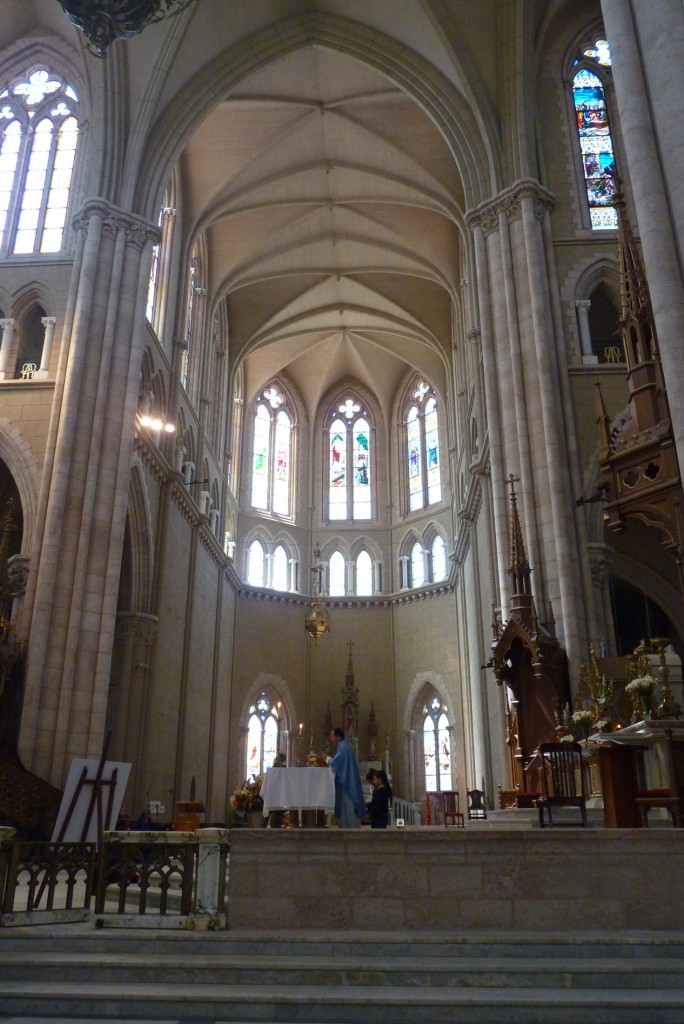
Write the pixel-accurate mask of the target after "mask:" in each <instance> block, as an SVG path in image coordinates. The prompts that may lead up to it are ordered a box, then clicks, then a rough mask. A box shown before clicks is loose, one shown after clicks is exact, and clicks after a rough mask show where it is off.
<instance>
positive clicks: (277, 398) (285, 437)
mask: <svg viewBox="0 0 684 1024" xmlns="http://www.w3.org/2000/svg"><path fill="white" fill-rule="evenodd" d="M291 456H292V420H291V418H290V415H289V413H288V411H287V402H286V400H285V396H284V395H283V394H282V392H281V391H280V390H279V389H278V388H277V387H275V386H274V385H271V387H268V388H266V389H265V390H264V391H263V392H262V393H261V394H260V395H259V397H258V398H257V403H256V409H255V412H254V445H253V459H252V505H253V507H254V508H259V509H262V510H263V511H264V512H271V513H272V514H273V515H282V516H288V515H290V506H291V472H290V461H291Z"/></svg>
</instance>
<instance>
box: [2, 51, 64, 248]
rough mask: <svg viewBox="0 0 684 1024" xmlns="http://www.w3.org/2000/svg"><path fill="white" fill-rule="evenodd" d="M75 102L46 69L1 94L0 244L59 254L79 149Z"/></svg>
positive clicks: (58, 80)
mask: <svg viewBox="0 0 684 1024" xmlns="http://www.w3.org/2000/svg"><path fill="white" fill-rule="evenodd" d="M79 116H80V105H79V100H78V96H77V95H76V93H75V91H74V89H73V88H72V86H70V85H69V84H68V83H67V82H66V81H64V79H62V78H61V77H60V76H59V75H56V74H53V73H51V72H48V71H47V69H46V68H38V69H35V70H33V71H31V72H30V73H29V74H28V75H27V77H26V78H25V79H22V80H21V81H18V82H14V83H13V84H12V85H10V86H8V87H7V88H4V89H0V242H3V244H4V246H5V247H6V248H7V249H9V250H10V251H11V252H13V253H16V254H27V253H34V252H41V253H50V252H59V251H60V250H61V249H62V242H63V238H64V226H65V224H66V217H67V209H68V206H69V196H70V192H71V182H72V177H73V172H74V165H75V161H76V149H77V145H78V133H79V128H78V122H79Z"/></svg>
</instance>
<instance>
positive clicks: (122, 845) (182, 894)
mask: <svg viewBox="0 0 684 1024" xmlns="http://www.w3.org/2000/svg"><path fill="white" fill-rule="evenodd" d="M197 849H198V846H197V841H196V840H195V841H189V840H186V841H184V840H183V838H182V836H181V835H180V834H179V836H178V841H175V837H174V838H172V837H170V836H169V835H168V833H157V834H155V833H154V832H150V833H148V832H145V833H141V834H140V837H139V838H138V837H137V836H136V834H135V833H128V834H125V839H123V840H122V839H121V838H119V837H117V836H114V837H112V838H111V839H109V840H107V841H105V842H104V843H103V846H102V854H101V861H102V869H101V871H100V872H99V878H98V885H97V895H96V898H95V913H96V914H102V913H104V912H105V910H109V911H110V912H112V910H111V908H112V904H114V905H115V907H116V909H115V910H114V911H113V912H114V913H118V914H125V913H129V914H147V913H154V914H171V913H178V914H189V913H190V912H191V910H192V891H193V880H194V876H195V870H196V861H197ZM224 873H225V869H224Z"/></svg>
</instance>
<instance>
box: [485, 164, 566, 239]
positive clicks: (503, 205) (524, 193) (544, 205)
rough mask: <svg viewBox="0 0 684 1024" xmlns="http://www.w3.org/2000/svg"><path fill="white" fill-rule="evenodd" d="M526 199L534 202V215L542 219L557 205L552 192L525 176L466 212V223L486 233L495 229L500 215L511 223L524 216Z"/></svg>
mask: <svg viewBox="0 0 684 1024" xmlns="http://www.w3.org/2000/svg"><path fill="white" fill-rule="evenodd" d="M526 199H531V200H532V201H533V202H534V215H535V217H536V218H537V219H538V220H542V219H543V217H544V216H545V215H546V213H547V212H550V211H551V210H552V209H553V208H554V206H555V205H556V198H555V196H554V195H553V193H552V192H549V190H548V189H546V188H544V186H543V185H540V184H539V182H538V181H535V180H534V179H533V178H523V179H521V180H520V181H516V182H515V183H514V184H513V185H511V186H509V188H506V189H504V190H503V192H500V193H499V195H498V196H494V197H493V198H492V199H488V200H487V201H486V202H484V203H481V204H480V205H479V206H477V207H476V208H475V209H474V210H470V211H469V212H468V213H467V214H466V224H467V225H468V227H469V228H470V230H471V231H474V230H475V229H476V228H478V227H479V228H481V229H482V231H483V232H484V234H485V235H488V234H490V233H491V232H492V231H495V230H496V228H497V226H498V223H499V217H500V216H501V215H503V216H504V217H505V218H506V220H507V221H508V222H509V223H510V222H511V221H514V220H517V219H518V218H519V217H521V216H522V204H523V202H524V201H525V200H526Z"/></svg>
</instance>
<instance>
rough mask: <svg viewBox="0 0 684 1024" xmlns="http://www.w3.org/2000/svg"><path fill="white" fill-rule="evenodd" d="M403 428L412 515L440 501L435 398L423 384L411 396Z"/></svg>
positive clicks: (419, 384) (424, 383)
mask: <svg viewBox="0 0 684 1024" xmlns="http://www.w3.org/2000/svg"><path fill="white" fill-rule="evenodd" d="M405 429H406V465H407V475H408V506H409V511H410V512H415V511H417V510H418V509H421V508H425V507H426V506H427V505H433V504H435V502H438V501H441V498H442V485H441V478H440V453H439V424H438V420H437V399H436V397H435V393H434V390H433V388H431V387H430V385H429V384H428V383H426V382H425V381H419V383H418V384H417V386H416V387H415V389H414V390H413V391H412V393H411V398H410V403H409V407H408V410H407V413H406V420H405Z"/></svg>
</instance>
